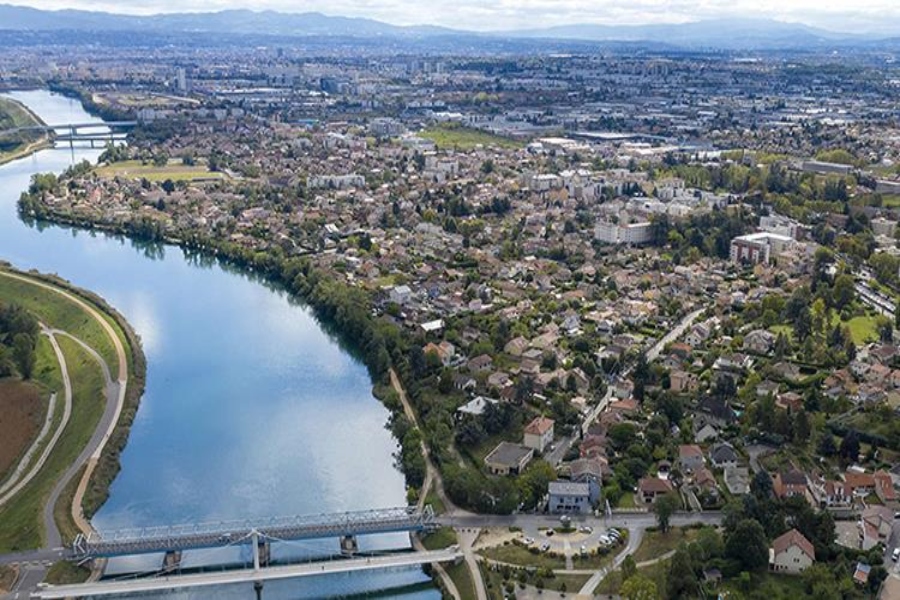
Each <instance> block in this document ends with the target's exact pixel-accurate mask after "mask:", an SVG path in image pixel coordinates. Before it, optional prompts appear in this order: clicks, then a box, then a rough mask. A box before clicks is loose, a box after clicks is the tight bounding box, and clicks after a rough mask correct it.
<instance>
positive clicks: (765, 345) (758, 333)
mask: <svg viewBox="0 0 900 600" xmlns="http://www.w3.org/2000/svg"><path fill="white" fill-rule="evenodd" d="M775 339H776V338H775V334H774V333H772V332H771V331H766V330H765V329H756V330H754V331H751V332H750V333H748V334H747V335H746V336H744V345H743V349H744V350H745V351H747V352H752V353H754V354H769V353H770V352H771V351H772V349H773V348H775Z"/></svg>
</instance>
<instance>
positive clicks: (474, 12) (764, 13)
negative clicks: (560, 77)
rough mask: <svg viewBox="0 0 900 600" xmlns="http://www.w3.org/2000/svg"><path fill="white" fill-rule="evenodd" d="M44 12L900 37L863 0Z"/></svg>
mask: <svg viewBox="0 0 900 600" xmlns="http://www.w3.org/2000/svg"><path fill="white" fill-rule="evenodd" d="M15 5H17V6H28V7H31V8H37V9H41V10H65V9H74V10H88V11H99V12H111V13H118V14H133V15H150V14H162V13H176V12H216V11H222V10H233V9H246V8H251V9H252V10H258V11H262V10H273V11H279V12H290V13H301V12H321V13H324V14H328V15H332V16H345V17H360V18H371V19H377V20H379V21H384V22H387V23H391V24H395V25H437V26H443V27H449V28H454V29H463V30H470V31H480V32H487V31H504V30H521V29H531V28H544V27H553V26H561V25H591V24H596V25H648V24H663V23H686V22H692V21H704V20H715V19H745V18H754V19H774V20H778V21H783V22H790V23H801V24H804V25H808V26H811V27H818V28H823V29H827V30H831V31H835V32H844V33H856V34H866V33H872V34H882V35H883V34H895V33H896V32H897V27H896V26H895V25H893V23H896V22H897V20H898V19H900V5H897V4H895V3H892V2H890V1H889V0H860V1H859V2H856V3H854V6H853V7H852V8H848V6H847V4H846V3H843V2H838V1H837V0H821V1H815V0H783V1H777V0H757V1H753V2H751V1H750V0H701V1H699V2H695V1H693V0H634V1H630V2H623V1H622V0H595V1H587V0H521V1H519V0H498V1H497V2H491V3H485V2H483V1H482V0H458V1H457V2H454V3H453V4H452V5H451V3H449V2H446V1H443V0H438V1H436V2H430V3H428V4H427V5H425V4H421V3H415V2H409V1H408V0H332V1H329V2H325V1H324V0H308V1H306V2H304V3H303V4H302V5H298V4H297V3H296V2H291V1H289V0H259V1H256V2H254V3H253V5H252V6H247V4H246V3H244V2H240V1H239V0H184V1H179V2H173V1H172V0H136V1H135V2H131V3H129V5H128V6H127V7H126V6H123V5H122V4H120V3H116V2H112V1H107V0H25V1H19V2H15Z"/></svg>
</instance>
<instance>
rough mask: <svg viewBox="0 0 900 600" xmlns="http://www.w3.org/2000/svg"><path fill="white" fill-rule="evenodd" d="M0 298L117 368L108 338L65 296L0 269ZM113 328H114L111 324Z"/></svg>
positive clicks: (117, 363) (98, 325)
mask: <svg viewBox="0 0 900 600" xmlns="http://www.w3.org/2000/svg"><path fill="white" fill-rule="evenodd" d="M0 302H5V303H8V304H11V303H15V304H19V305H20V306H22V307H24V308H25V309H27V310H28V311H29V312H31V313H32V314H34V315H35V316H36V317H37V318H38V319H39V320H40V321H42V322H43V323H45V324H47V325H48V326H49V327H53V328H55V329H62V330H63V331H66V332H68V333H70V334H72V335H74V336H75V337H77V338H79V339H80V340H82V341H84V343H86V344H87V345H88V346H90V347H91V348H93V349H95V350H96V351H97V352H98V353H99V354H100V355H101V356H102V357H103V358H104V360H106V363H107V364H108V365H109V368H110V370H111V372H112V373H116V372H117V370H118V366H119V361H118V357H117V356H116V352H115V350H114V349H113V345H112V341H111V340H110V339H109V337H108V336H107V335H106V332H105V331H104V330H103V328H102V327H101V326H100V324H99V323H97V321H95V320H94V318H93V317H92V316H91V315H89V314H88V313H87V312H85V311H84V310H83V309H82V308H81V307H80V306H78V305H77V304H75V303H74V302H72V301H71V300H69V299H68V298H66V297H64V296H62V295H60V294H57V293H55V292H51V291H49V290H47V289H46V288H42V287H39V286H37V285H33V284H31V283H28V282H25V281H21V280H19V279H12V278H10V277H5V276H4V275H3V271H0ZM99 312H101V313H102V312H103V311H102V310H101V311H99ZM110 323H111V324H112V321H110ZM113 328H114V329H118V327H117V326H116V325H115V324H113ZM121 337H122V338H123V339H124V336H121Z"/></svg>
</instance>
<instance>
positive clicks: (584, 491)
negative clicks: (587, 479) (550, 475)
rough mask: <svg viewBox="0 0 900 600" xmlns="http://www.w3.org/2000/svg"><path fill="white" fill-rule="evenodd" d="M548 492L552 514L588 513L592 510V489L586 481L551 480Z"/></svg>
mask: <svg viewBox="0 0 900 600" xmlns="http://www.w3.org/2000/svg"><path fill="white" fill-rule="evenodd" d="M548 492H549V494H550V502H549V509H550V512H551V513H552V514H555V515H558V514H571V513H575V514H586V513H589V512H590V511H591V508H592V503H591V489H590V486H589V485H588V484H586V483H576V482H573V481H551V482H550V485H549V486H548Z"/></svg>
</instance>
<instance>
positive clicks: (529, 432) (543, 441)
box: [523, 417, 553, 452]
mask: <svg viewBox="0 0 900 600" xmlns="http://www.w3.org/2000/svg"><path fill="white" fill-rule="evenodd" d="M552 442H553V419H548V418H546V417H537V418H536V419H535V420H534V421H532V422H531V423H529V424H528V425H526V426H525V440H524V442H523V444H524V445H525V446H526V447H527V448H534V449H535V450H537V451H538V452H543V451H544V448H546V447H547V446H549V445H550V444H551V443H552Z"/></svg>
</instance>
